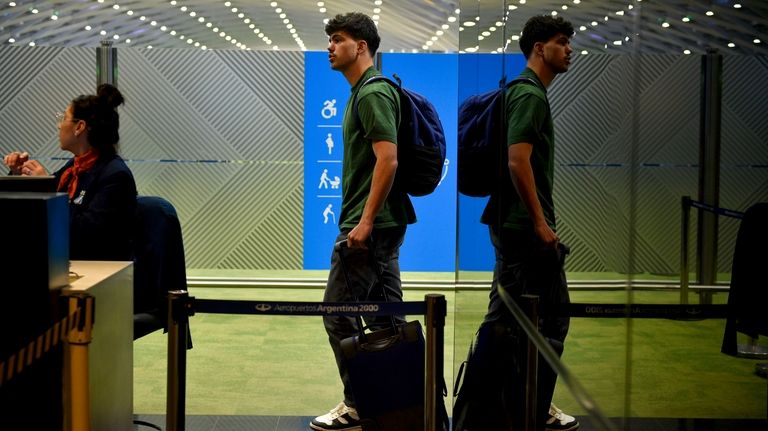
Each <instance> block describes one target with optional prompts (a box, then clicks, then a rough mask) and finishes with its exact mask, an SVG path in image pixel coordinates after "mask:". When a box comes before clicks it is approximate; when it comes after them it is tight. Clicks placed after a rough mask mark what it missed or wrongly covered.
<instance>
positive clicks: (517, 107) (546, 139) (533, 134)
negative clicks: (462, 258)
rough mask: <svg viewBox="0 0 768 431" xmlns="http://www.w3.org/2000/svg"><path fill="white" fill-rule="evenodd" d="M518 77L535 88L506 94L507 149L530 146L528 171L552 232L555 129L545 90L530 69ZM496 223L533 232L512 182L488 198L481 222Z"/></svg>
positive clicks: (513, 89)
mask: <svg viewBox="0 0 768 431" xmlns="http://www.w3.org/2000/svg"><path fill="white" fill-rule="evenodd" d="M520 77H525V78H531V79H533V80H534V81H536V82H537V83H538V85H533V84H529V83H525V82H523V83H519V84H516V85H513V86H512V87H511V88H509V89H508V90H507V93H506V110H507V112H506V114H507V145H508V146H509V145H518V144H520V143H522V142H527V143H528V144H531V145H533V152H532V153H531V167H532V169H533V177H534V180H535V182H536V192H537V195H538V197H539V203H540V204H541V208H542V211H543V212H544V217H545V218H546V219H547V223H548V224H549V226H550V227H551V228H552V229H553V230H554V229H555V204H554V200H553V198H552V189H553V184H554V179H555V127H554V122H553V121H552V113H551V112H550V109H549V101H548V100H547V90H546V89H545V88H544V85H543V84H542V83H541V81H540V80H539V78H538V76H536V73H534V72H533V70H531V69H529V68H525V70H523V72H522V73H521V74H520ZM524 145H525V144H524ZM499 220H502V223H503V224H502V225H503V227H505V228H509V229H517V230H528V229H533V224H532V221H531V218H530V217H529V216H528V210H527V209H526V208H525V204H524V203H523V202H522V201H521V200H520V197H519V196H518V194H517V191H516V190H515V188H514V185H513V184H512V182H511V181H505V186H504V187H502V192H501V193H494V194H493V195H491V198H490V199H489V200H488V205H486V207H485V210H484V211H483V215H482V218H481V221H482V222H483V223H485V224H493V223H498V222H499Z"/></svg>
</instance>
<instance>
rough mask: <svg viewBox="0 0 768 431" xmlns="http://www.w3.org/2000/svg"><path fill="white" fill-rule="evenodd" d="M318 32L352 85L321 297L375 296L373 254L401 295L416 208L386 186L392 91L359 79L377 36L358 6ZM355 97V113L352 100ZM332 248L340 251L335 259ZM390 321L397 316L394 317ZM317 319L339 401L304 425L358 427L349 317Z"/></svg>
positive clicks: (353, 330) (392, 165)
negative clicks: (346, 350) (334, 369)
mask: <svg viewBox="0 0 768 431" xmlns="http://www.w3.org/2000/svg"><path fill="white" fill-rule="evenodd" d="M325 32H326V34H328V37H329V39H328V59H329V61H330V65H331V68H332V69H333V70H337V71H339V72H341V73H342V74H343V75H344V77H345V78H346V79H347V81H348V82H349V84H350V85H351V86H352V94H351V95H350V98H349V100H348V101H347V105H346V108H345V111H344V119H343V125H342V131H343V135H344V157H343V164H342V173H343V175H342V177H343V178H342V203H341V213H340V215H339V228H340V233H339V235H338V237H337V238H336V242H337V243H338V242H346V245H347V247H345V248H342V249H341V250H339V251H338V252H334V253H333V254H332V257H331V269H330V272H329V275H328V283H327V285H326V289H325V295H324V298H323V301H326V302H357V301H363V300H366V299H372V300H380V298H381V293H379V292H369V291H370V288H371V287H372V286H374V285H376V284H377V283H378V281H379V274H378V270H377V268H375V267H374V266H373V265H372V262H373V260H374V259H373V258H375V261H376V263H377V264H378V266H379V267H380V268H381V271H382V274H383V275H382V281H383V283H382V284H383V286H384V287H383V288H384V289H386V298H387V300H388V301H402V297H403V293H402V289H401V285H400V264H399V254H400V246H401V245H402V243H403V239H404V238H405V230H406V226H407V225H408V224H411V223H414V222H415V221H416V214H415V212H414V210H413V206H412V205H411V201H410V199H409V198H408V195H407V194H405V193H404V192H402V191H399V190H396V189H393V188H392V184H393V182H394V179H395V172H396V171H397V129H398V126H399V124H400V98H399V95H398V93H397V91H396V90H395V89H394V88H392V87H391V86H390V85H389V84H388V83H386V82H381V81H379V82H373V83H370V84H367V85H364V86H363V83H365V82H366V81H367V80H368V79H369V78H371V77H372V76H375V75H379V74H380V73H379V72H378V71H377V70H376V69H375V68H374V65H373V64H374V62H373V59H374V56H375V55H376V50H377V49H378V47H379V42H380V38H379V34H378V30H377V29H376V25H375V24H374V22H373V20H371V18H369V17H368V16H366V15H364V14H362V13H348V14H345V15H336V17H334V18H333V19H331V20H330V21H329V22H328V24H327V25H326V26H325ZM355 96H356V97H357V105H358V106H357V108H358V112H357V115H355V110H354V107H353V106H352V102H353V100H355ZM340 253H343V254H344V256H343V259H344V262H343V263H342V262H340V256H339V254H340ZM372 257H373V258H372ZM342 265H343V266H342ZM344 271H346V272H347V276H348V278H345V275H344ZM347 280H348V281H349V284H347ZM377 290H379V289H378V288H377ZM369 293H371V294H373V295H375V297H373V298H372V297H370V296H369ZM366 320H368V321H367V322H366V323H367V324H369V325H370V324H371V323H373V328H372V329H376V327H377V324H378V326H380V327H385V326H386V325H388V323H389V318H388V317H385V316H384V317H379V318H374V319H366ZM396 320H397V321H399V322H403V321H404V320H403V319H402V317H397V318H396ZM323 321H324V324H325V329H326V332H327V333H328V339H329V341H330V344H331V349H332V350H333V353H334V355H335V356H336V364H337V365H338V368H339V374H340V376H341V380H342V383H343V385H344V400H343V401H342V402H340V403H339V404H338V405H337V406H336V407H335V408H334V409H333V410H331V411H330V412H329V413H327V414H324V415H322V416H319V417H317V418H315V419H314V420H312V422H311V423H310V427H311V428H312V429H315V430H321V431H328V430H355V431H356V430H361V426H360V418H359V416H358V415H357V410H356V409H355V398H354V394H352V391H351V389H350V384H349V374H348V372H347V369H346V366H345V364H344V358H343V356H342V352H341V348H340V342H341V340H343V339H344V338H348V337H351V336H353V335H356V334H357V322H356V321H355V319H354V318H351V317H346V316H332V317H324V318H323ZM372 371H373V370H372Z"/></svg>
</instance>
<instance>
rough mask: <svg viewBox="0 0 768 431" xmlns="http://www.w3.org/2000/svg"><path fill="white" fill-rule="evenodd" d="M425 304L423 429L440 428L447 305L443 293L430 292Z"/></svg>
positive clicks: (436, 429)
mask: <svg viewBox="0 0 768 431" xmlns="http://www.w3.org/2000/svg"><path fill="white" fill-rule="evenodd" d="M424 302H426V304H427V314H426V315H425V316H424V318H425V323H426V333H427V335H426V340H425V341H426V344H427V351H426V358H425V361H426V364H425V370H426V376H425V381H424V430H425V431H438V430H440V428H439V426H440V424H439V421H438V417H437V416H438V415H437V408H438V404H437V403H438V400H440V397H442V395H443V385H442V378H443V336H444V329H445V316H446V313H447V305H446V301H445V295H439V294H434V293H430V294H427V295H425V296H424Z"/></svg>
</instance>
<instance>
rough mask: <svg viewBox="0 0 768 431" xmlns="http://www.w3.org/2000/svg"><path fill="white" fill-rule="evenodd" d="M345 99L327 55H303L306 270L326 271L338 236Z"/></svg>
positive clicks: (341, 82)
mask: <svg viewBox="0 0 768 431" xmlns="http://www.w3.org/2000/svg"><path fill="white" fill-rule="evenodd" d="M349 95H350V87H349V83H348V82H347V80H346V79H344V75H342V74H341V73H340V72H337V71H335V70H333V69H331V67H330V63H329V62H328V53H327V52H306V53H305V54H304V269H328V267H329V266H330V262H331V260H330V258H331V249H332V247H333V241H334V239H336V235H338V233H339V226H338V217H339V213H340V212H341V158H342V155H343V154H344V143H343V138H342V135H341V120H342V117H343V116H344V107H345V106H346V103H347V98H349Z"/></svg>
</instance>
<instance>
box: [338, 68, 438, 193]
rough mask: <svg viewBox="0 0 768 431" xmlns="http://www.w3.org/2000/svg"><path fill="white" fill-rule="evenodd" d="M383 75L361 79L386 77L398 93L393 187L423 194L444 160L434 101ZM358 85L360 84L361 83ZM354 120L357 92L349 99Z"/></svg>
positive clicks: (429, 190)
mask: <svg viewBox="0 0 768 431" xmlns="http://www.w3.org/2000/svg"><path fill="white" fill-rule="evenodd" d="M393 76H394V78H395V79H396V80H397V83H395V82H394V81H392V80H391V79H389V78H387V77H386V76H381V75H377V76H373V77H371V78H369V79H368V80H367V81H365V82H364V83H363V85H367V84H370V83H371V82H375V81H386V82H388V83H389V85H391V86H393V87H395V88H396V89H397V91H398V93H399V94H400V127H399V128H398V130H397V143H398V145H397V175H396V176H395V184H394V186H393V187H396V188H398V189H399V190H402V191H404V192H406V193H408V194H409V195H411V196H425V195H428V194H430V193H432V192H433V191H435V188H436V187H437V185H438V184H439V183H440V179H441V177H442V174H443V165H444V164H445V132H443V124H442V123H441V122H440V117H439V116H438V115H437V110H436V109H435V107H434V105H432V103H431V102H430V101H429V100H427V98H426V97H424V96H422V95H421V94H418V93H415V92H413V91H410V90H407V89H405V88H403V85H402V82H401V81H400V78H399V77H398V76H397V75H393ZM361 88H362V86H361ZM352 103H353V106H354V112H355V118H357V121H358V124H359V122H360V117H359V115H358V111H357V94H355V99H354V101H353V102H352Z"/></svg>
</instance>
